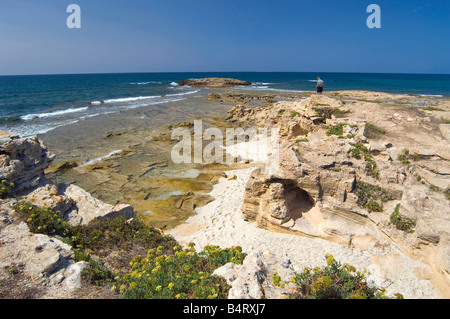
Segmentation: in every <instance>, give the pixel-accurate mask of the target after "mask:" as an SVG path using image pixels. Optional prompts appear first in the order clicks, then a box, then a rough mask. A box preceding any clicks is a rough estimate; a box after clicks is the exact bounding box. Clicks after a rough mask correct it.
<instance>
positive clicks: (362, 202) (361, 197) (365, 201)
mask: <svg viewBox="0 0 450 319" xmlns="http://www.w3.org/2000/svg"><path fill="white" fill-rule="evenodd" d="M353 193H355V194H356V195H357V196H358V201H357V204H358V206H360V207H362V208H366V209H367V210H368V211H369V212H373V211H377V212H380V211H382V210H383V203H385V202H387V201H390V200H395V199H399V197H401V196H400V195H399V194H396V193H394V192H389V191H387V190H385V189H383V188H381V187H380V186H375V185H371V184H367V183H364V182H361V181H357V182H356V184H355V188H354V190H353Z"/></svg>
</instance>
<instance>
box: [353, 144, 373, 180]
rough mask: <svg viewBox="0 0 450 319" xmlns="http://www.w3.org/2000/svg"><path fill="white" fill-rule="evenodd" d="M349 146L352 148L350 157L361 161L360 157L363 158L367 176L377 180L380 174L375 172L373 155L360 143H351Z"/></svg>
mask: <svg viewBox="0 0 450 319" xmlns="http://www.w3.org/2000/svg"><path fill="white" fill-rule="evenodd" d="M350 145H352V146H353V149H352V156H353V157H354V158H356V159H361V157H362V156H363V157H364V161H365V162H366V173H367V175H369V176H372V177H373V178H376V179H378V178H379V174H380V173H379V172H378V171H377V170H376V168H377V163H376V162H375V159H374V158H373V155H372V154H371V153H370V152H369V149H368V148H367V147H366V146H364V144H362V143H361V142H357V143H351V144H350Z"/></svg>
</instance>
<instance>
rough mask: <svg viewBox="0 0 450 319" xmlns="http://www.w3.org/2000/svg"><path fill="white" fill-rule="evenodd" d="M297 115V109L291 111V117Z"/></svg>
mask: <svg viewBox="0 0 450 319" xmlns="http://www.w3.org/2000/svg"><path fill="white" fill-rule="evenodd" d="M297 115H298V112H297V111H291V119H293V118H294V117H296V116H297Z"/></svg>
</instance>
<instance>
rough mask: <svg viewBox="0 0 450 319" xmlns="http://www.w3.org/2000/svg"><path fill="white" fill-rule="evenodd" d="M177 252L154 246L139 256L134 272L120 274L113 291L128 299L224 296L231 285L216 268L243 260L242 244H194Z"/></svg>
mask: <svg viewBox="0 0 450 319" xmlns="http://www.w3.org/2000/svg"><path fill="white" fill-rule="evenodd" d="M174 250H175V253H174V254H170V255H168V254H163V253H162V247H158V249H156V250H155V249H151V250H149V251H148V252H147V254H146V256H136V257H135V258H134V259H133V260H132V261H131V263H130V265H131V270H132V271H131V272H129V273H127V274H125V275H124V276H123V277H121V278H118V279H117V282H116V284H115V285H114V286H113V287H112V290H113V291H118V292H119V293H122V294H123V295H122V296H123V298H125V299H180V298H181V299H225V298H227V294H228V290H229V286H228V285H227V284H226V281H225V280H224V279H223V278H222V277H218V276H215V275H212V273H213V271H214V269H216V268H217V267H220V266H222V265H224V264H225V263H228V262H233V261H234V262H236V263H241V262H242V260H243V258H244V255H243V254H242V252H241V249H240V248H239V247H233V248H231V249H225V250H223V249H220V248H218V247H217V246H207V247H205V250H204V251H202V252H200V253H197V252H196V250H195V249H194V248H193V246H191V247H190V248H186V249H184V250H182V251H180V250H179V249H177V248H176V247H174Z"/></svg>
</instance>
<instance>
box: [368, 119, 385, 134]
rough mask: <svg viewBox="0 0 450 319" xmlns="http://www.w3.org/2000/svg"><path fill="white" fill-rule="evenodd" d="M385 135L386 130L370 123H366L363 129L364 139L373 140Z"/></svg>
mask: <svg viewBox="0 0 450 319" xmlns="http://www.w3.org/2000/svg"><path fill="white" fill-rule="evenodd" d="M383 134H386V130H385V129H382V128H380V127H378V126H376V125H374V124H372V123H369V122H367V123H366V125H365V127H364V136H365V137H366V138H375V137H377V136H379V135H383Z"/></svg>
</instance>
